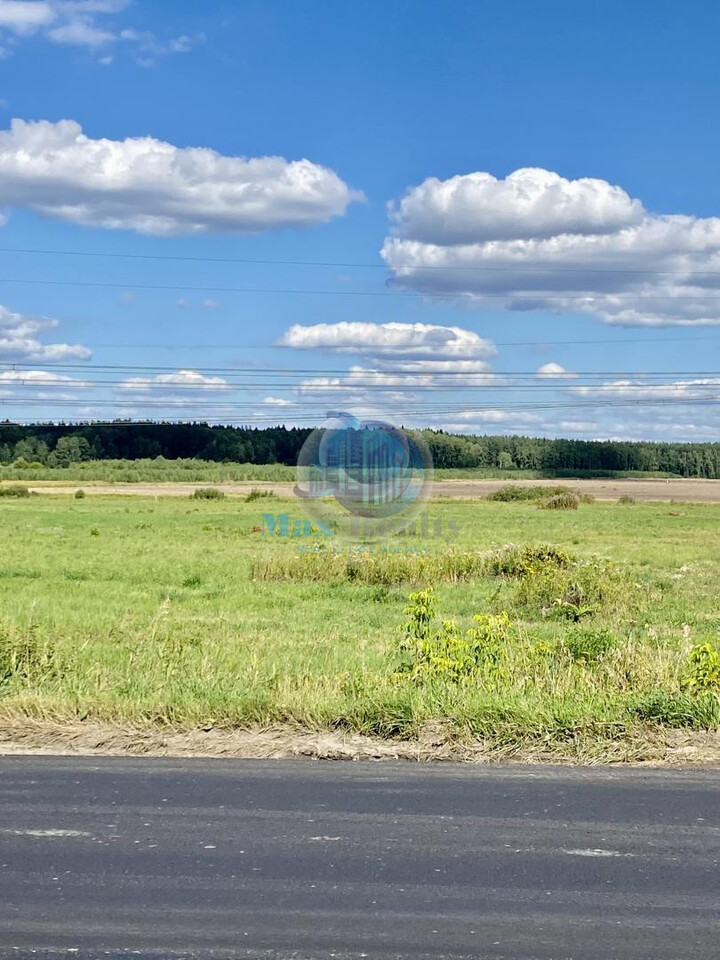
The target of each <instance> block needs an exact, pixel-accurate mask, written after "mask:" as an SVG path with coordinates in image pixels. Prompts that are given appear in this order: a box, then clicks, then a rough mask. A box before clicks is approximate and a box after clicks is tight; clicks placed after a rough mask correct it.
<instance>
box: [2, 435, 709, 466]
mask: <svg viewBox="0 0 720 960" xmlns="http://www.w3.org/2000/svg"><path fill="white" fill-rule="evenodd" d="M309 432H310V430H309V429H307V428H299V427H297V428H290V429H288V428H286V427H269V428H263V429H259V428H252V427H229V426H210V425H208V424H206V423H183V424H178V423H130V422H113V423H88V424H41V423H38V424H29V425H21V424H15V423H10V422H5V423H0V463H2V464H14V465H15V466H18V467H22V466H23V465H30V464H33V465H36V466H37V465H40V464H42V465H43V466H47V467H67V466H69V465H70V464H74V463H79V462H82V461H85V460H119V459H125V460H138V459H141V458H145V459H153V458H155V457H164V458H166V459H168V460H176V459H179V458H198V459H202V460H210V461H214V462H220V463H223V462H225V463H229V462H234V463H252V464H274V463H280V464H287V465H293V464H295V463H296V461H297V456H298V452H299V450H300V448H301V446H302V444H303V442H304V441H305V439H306V437H307V436H308V434H309ZM424 436H425V438H426V440H427V442H428V445H429V447H430V450H431V453H432V456H433V461H434V464H435V466H436V467H438V468H456V469H472V468H476V467H480V468H494V469H501V470H513V469H517V470H535V471H540V472H544V473H547V474H553V475H563V474H567V475H570V474H584V473H595V474H601V473H603V472H615V471H624V472H625V471H643V472H655V473H657V472H660V473H668V474H675V475H677V476H682V477H709V478H718V477H720V443H645V442H643V443H630V442H619V441H598V440H549V439H545V438H539V437H495V436H459V435H457V434H448V433H444V432H442V431H434V430H432V431H431V430H427V431H424Z"/></svg>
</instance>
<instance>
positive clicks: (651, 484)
mask: <svg viewBox="0 0 720 960" xmlns="http://www.w3.org/2000/svg"><path fill="white" fill-rule="evenodd" d="M288 469H289V468H288ZM447 472H450V471H447ZM55 473H56V476H57V474H62V473H63V471H55ZM20 479H21V481H22V483H23V484H24V485H28V486H29V488H30V489H31V490H33V491H34V492H37V493H56V494H59V495H61V496H67V495H69V494H72V493H74V492H75V491H76V490H78V489H82V490H83V491H84V492H86V493H88V494H94V495H107V494H114V495H119V496H139V497H187V496H189V495H190V494H191V493H192V492H193V491H194V490H195V489H197V488H198V487H199V486H203V485H204V484H203V482H197V481H196V482H194V483H193V482H187V481H186V482H179V481H167V480H165V481H148V480H138V481H134V482H132V483H126V482H121V481H112V482H108V481H102V480H92V481H90V480H86V481H83V482H78V481H75V482H74V483H73V482H68V480H67V479H66V478H65V477H64V476H62V477H61V478H56V479H52V480H36V481H34V482H32V481H30V482H29V481H28V478H27V477H22V478H20ZM294 480H295V477H294V473H292V474H291V476H290V477H288V478H287V479H284V480H267V479H264V478H262V479H256V480H236V481H233V482H226V481H223V482H219V481H212V484H211V485H212V486H217V487H218V489H219V490H221V491H222V492H224V493H226V494H229V495H231V496H246V495H247V493H248V492H249V491H250V490H252V489H255V488H257V489H262V490H266V491H270V492H272V493H274V494H276V495H277V496H280V497H290V496H292V493H293V485H294ZM17 482H18V481H17V480H14V481H8V480H5V481H3V483H4V485H8V484H11V483H17ZM205 483H206V484H207V483H208V481H205ZM557 484H561V485H562V486H564V487H567V488H569V489H571V490H574V491H576V492H577V493H580V494H585V495H588V496H591V497H595V498H596V499H598V500H618V499H620V497H627V496H630V497H633V498H634V499H636V500H664V501H687V502H690V503H720V480H680V479H673V480H661V479H654V478H639V477H637V478H636V477H626V478H620V479H612V480H584V479H583V480H578V479H567V480H564V479H563V480H555V481H551V480H536V479H527V480H518V479H516V478H512V479H494V480H490V479H475V478H466V479H462V478H448V477H446V476H445V471H437V473H436V474H435V478H434V482H433V494H434V496H435V497H437V498H446V497H447V498H450V499H458V500H474V499H478V498H481V497H485V496H487V495H488V494H489V493H494V492H495V491H496V490H499V489H500V488H501V487H504V486H513V485H514V486H533V487H547V486H554V485H557ZM0 486H2V484H1V483H0Z"/></svg>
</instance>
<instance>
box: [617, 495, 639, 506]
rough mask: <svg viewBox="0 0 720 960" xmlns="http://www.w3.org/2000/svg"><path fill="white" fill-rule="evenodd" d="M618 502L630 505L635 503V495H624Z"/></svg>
mask: <svg viewBox="0 0 720 960" xmlns="http://www.w3.org/2000/svg"><path fill="white" fill-rule="evenodd" d="M618 503H622V504H624V505H627V506H629V505H630V504H633V503H635V497H628V496H622V497H620V499H619V500H618Z"/></svg>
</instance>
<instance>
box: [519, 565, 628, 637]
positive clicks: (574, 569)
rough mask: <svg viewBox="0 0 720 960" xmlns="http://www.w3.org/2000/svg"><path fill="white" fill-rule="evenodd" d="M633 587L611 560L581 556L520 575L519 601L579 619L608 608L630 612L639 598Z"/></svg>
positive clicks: (564, 617)
mask: <svg viewBox="0 0 720 960" xmlns="http://www.w3.org/2000/svg"><path fill="white" fill-rule="evenodd" d="M630 590H631V585H630V584H628V583H627V581H626V580H625V577H624V576H623V574H622V572H621V571H620V570H619V569H618V568H617V567H616V566H615V565H614V564H612V563H611V562H610V561H609V560H581V561H576V562H575V563H573V564H571V565H570V566H568V567H557V566H555V567H553V566H550V565H545V566H543V567H540V568H538V569H535V570H530V571H529V572H528V573H526V574H525V575H524V576H522V577H521V578H520V583H519V584H518V589H517V592H516V596H515V602H516V603H517V605H518V606H520V607H522V608H525V609H526V610H528V611H530V612H531V613H533V614H538V613H539V614H540V615H541V616H544V617H552V618H554V619H560V620H572V621H574V622H576V623H577V622H579V621H580V620H583V619H584V618H585V617H589V616H592V615H593V614H595V613H599V612H600V611H601V610H605V609H608V608H609V609H615V610H617V611H622V613H623V614H625V615H627V614H628V612H629V611H630V610H631V609H632V608H633V605H634V600H635V597H634V596H633V595H632V594H631V592H630Z"/></svg>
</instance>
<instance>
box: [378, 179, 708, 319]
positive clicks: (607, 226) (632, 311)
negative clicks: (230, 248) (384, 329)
mask: <svg viewBox="0 0 720 960" xmlns="http://www.w3.org/2000/svg"><path fill="white" fill-rule="evenodd" d="M390 216H391V235H390V236H388V237H387V238H386V240H385V243H384V246H383V249H382V256H383V257H384V259H385V261H386V263H387V264H388V266H389V267H390V269H391V271H392V275H393V279H394V282H395V283H396V284H398V285H401V286H403V287H407V288H410V289H413V290H417V291H420V292H422V293H425V294H428V295H436V296H441V297H453V298H461V299H463V300H465V301H466V302H468V303H471V304H474V305H477V306H481V307H486V308H487V307H493V308H498V307H499V308H503V307H504V308H507V309H511V310H543V311H549V312H555V313H562V314H591V315H593V316H595V317H598V318H599V319H600V320H602V321H604V322H605V323H610V324H618V325H624V326H656V327H660V326H671V325H680V326H694V325H713V324H720V218H718V217H706V218H701V217H692V216H683V215H665V214H663V215H661V214H654V213H650V212H648V211H647V210H646V209H645V208H644V207H643V205H642V203H641V202H640V201H639V200H636V199H632V198H631V197H630V196H629V195H628V194H627V193H626V192H625V191H624V190H622V189H621V188H620V187H617V186H613V185H612V184H610V183H607V182H606V181H604V180H596V179H580V180H567V179H565V178H563V177H561V176H559V175H558V174H556V173H552V172H550V171H548V170H541V169H535V168H529V169H522V170H516V171H515V172H514V173H512V174H510V175H509V176H508V177H506V178H505V179H504V180H498V179H496V178H495V177H492V176H491V175H490V174H488V173H471V174H467V175H465V176H457V177H452V178H451V179H449V180H446V181H441V180H437V179H435V178H431V179H428V180H426V181H425V182H424V183H422V184H420V185H419V186H417V187H414V188H412V189H410V190H409V191H408V192H407V194H406V195H405V196H404V197H403V198H402V200H401V201H400V203H399V204H397V205H395V206H392V207H391V211H390Z"/></svg>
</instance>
